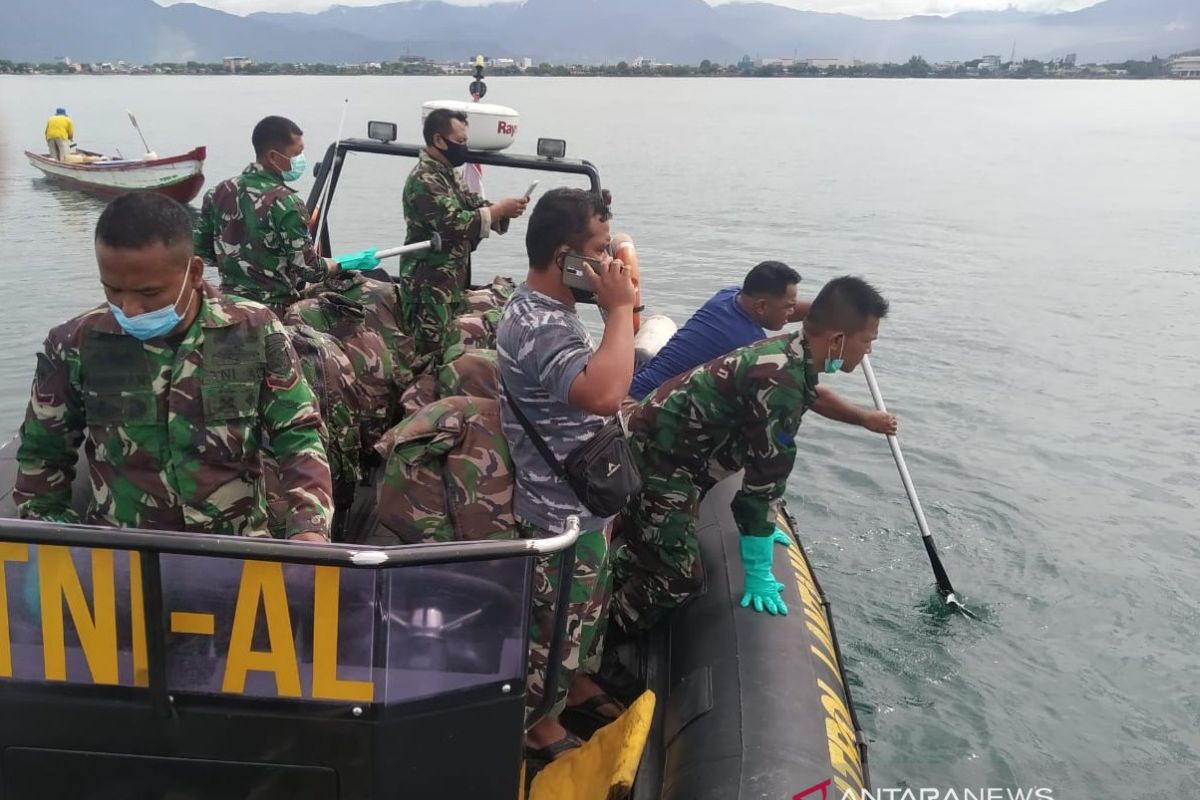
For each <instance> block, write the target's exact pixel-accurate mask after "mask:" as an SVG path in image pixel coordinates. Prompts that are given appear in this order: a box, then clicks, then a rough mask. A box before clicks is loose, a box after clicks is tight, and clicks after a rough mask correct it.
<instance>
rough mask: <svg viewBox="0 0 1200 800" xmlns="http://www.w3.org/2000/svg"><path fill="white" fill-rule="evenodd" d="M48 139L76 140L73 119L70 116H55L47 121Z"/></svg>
mask: <svg viewBox="0 0 1200 800" xmlns="http://www.w3.org/2000/svg"><path fill="white" fill-rule="evenodd" d="M46 138H47V139H74V138H75V123H74V122H71V118H70V117H68V116H64V115H62V114H55V115H54V116H53V117H51V118H50V119H48V120H47V121H46Z"/></svg>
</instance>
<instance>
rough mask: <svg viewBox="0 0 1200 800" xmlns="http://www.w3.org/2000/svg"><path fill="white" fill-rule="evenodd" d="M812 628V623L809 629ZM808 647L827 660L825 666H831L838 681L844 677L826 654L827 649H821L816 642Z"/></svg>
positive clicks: (814, 653) (831, 670)
mask: <svg viewBox="0 0 1200 800" xmlns="http://www.w3.org/2000/svg"><path fill="white" fill-rule="evenodd" d="M811 628H812V626H811V625H810V626H809V629H810V630H811ZM808 649H809V650H811V651H812V652H813V655H815V656H816V657H817V658H819V659H821V660H822V661H823V662H825V666H827V667H829V671H830V672H832V673H833V674H834V675H837V677H838V681H839V682H840V681H841V679H842V676H841V673H839V672H838V670H837V667H835V666H834V664H833V662H832V661H830V660H829V656H827V655H825V651H823V650H821V649H820V648H819V647H817V646H816V645H815V644H811V645H809V646H808Z"/></svg>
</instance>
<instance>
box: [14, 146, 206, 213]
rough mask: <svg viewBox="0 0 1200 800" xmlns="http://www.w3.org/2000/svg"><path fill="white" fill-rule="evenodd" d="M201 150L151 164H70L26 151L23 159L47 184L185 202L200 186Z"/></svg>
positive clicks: (105, 195) (99, 193)
mask: <svg viewBox="0 0 1200 800" xmlns="http://www.w3.org/2000/svg"><path fill="white" fill-rule="evenodd" d="M205 155H206V151H205V148H203V147H197V148H196V149H195V150H192V151H191V152H189V153H184V154H182V155H178V156H171V157H169V158H159V159H153V160H151V161H107V162H100V163H96V164H71V163H65V162H61V161H56V160H55V159H53V158H50V157H49V156H46V155H42V154H40V153H34V152H32V151H29V150H26V151H25V157H26V158H28V159H29V163H30V164H32V165H33V166H34V167H36V168H37V169H38V170H40V171H41V172H42V174H43V175H45V176H46V178H47V179H48V180H50V181H51V182H53V183H55V184H57V185H59V186H63V187H65V188H68V189H75V190H78V191H82V192H87V193H88V194H91V195H93V196H95V197H100V198H103V199H111V198H113V197H117V196H118V195H122V194H125V193H127V192H156V193H158V194H162V195H166V196H167V197H170V198H172V199H173V200H178V201H179V202H181V203H187V202H189V201H191V200H193V199H194V198H195V197H196V195H197V194H199V193H200V189H201V187H202V186H204V158H205Z"/></svg>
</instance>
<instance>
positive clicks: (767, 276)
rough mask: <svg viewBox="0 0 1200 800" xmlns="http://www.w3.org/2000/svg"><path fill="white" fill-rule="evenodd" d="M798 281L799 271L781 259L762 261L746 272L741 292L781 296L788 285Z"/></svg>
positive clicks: (785, 291) (785, 292)
mask: <svg viewBox="0 0 1200 800" xmlns="http://www.w3.org/2000/svg"><path fill="white" fill-rule="evenodd" d="M799 282H800V273H799V272H796V270H794V269H792V268H791V267H789V266H788V265H787V264H784V263H783V262H782V261H764V262H762V263H761V264H758V265H757V266H755V267H754V269H752V270H750V271H749V272H748V273H746V280H744V281H742V294H749V295H764V294H765V295H769V296H771V297H782V296H783V295H785V294H787V289H788V287H789V286H792V285H794V284H797V283H799Z"/></svg>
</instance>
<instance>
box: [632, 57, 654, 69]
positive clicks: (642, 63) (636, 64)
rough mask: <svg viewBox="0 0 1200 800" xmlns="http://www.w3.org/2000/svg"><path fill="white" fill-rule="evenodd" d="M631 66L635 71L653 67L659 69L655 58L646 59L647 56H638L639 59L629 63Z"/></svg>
mask: <svg viewBox="0 0 1200 800" xmlns="http://www.w3.org/2000/svg"><path fill="white" fill-rule="evenodd" d="M629 66H631V67H633V68H634V69H650V68H651V67H657V66H658V62H657V61H655V60H654V59H653V58H646V57H645V56H638V57H637V58H635V59H634V60H633V61H631V62H630V63H629Z"/></svg>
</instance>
